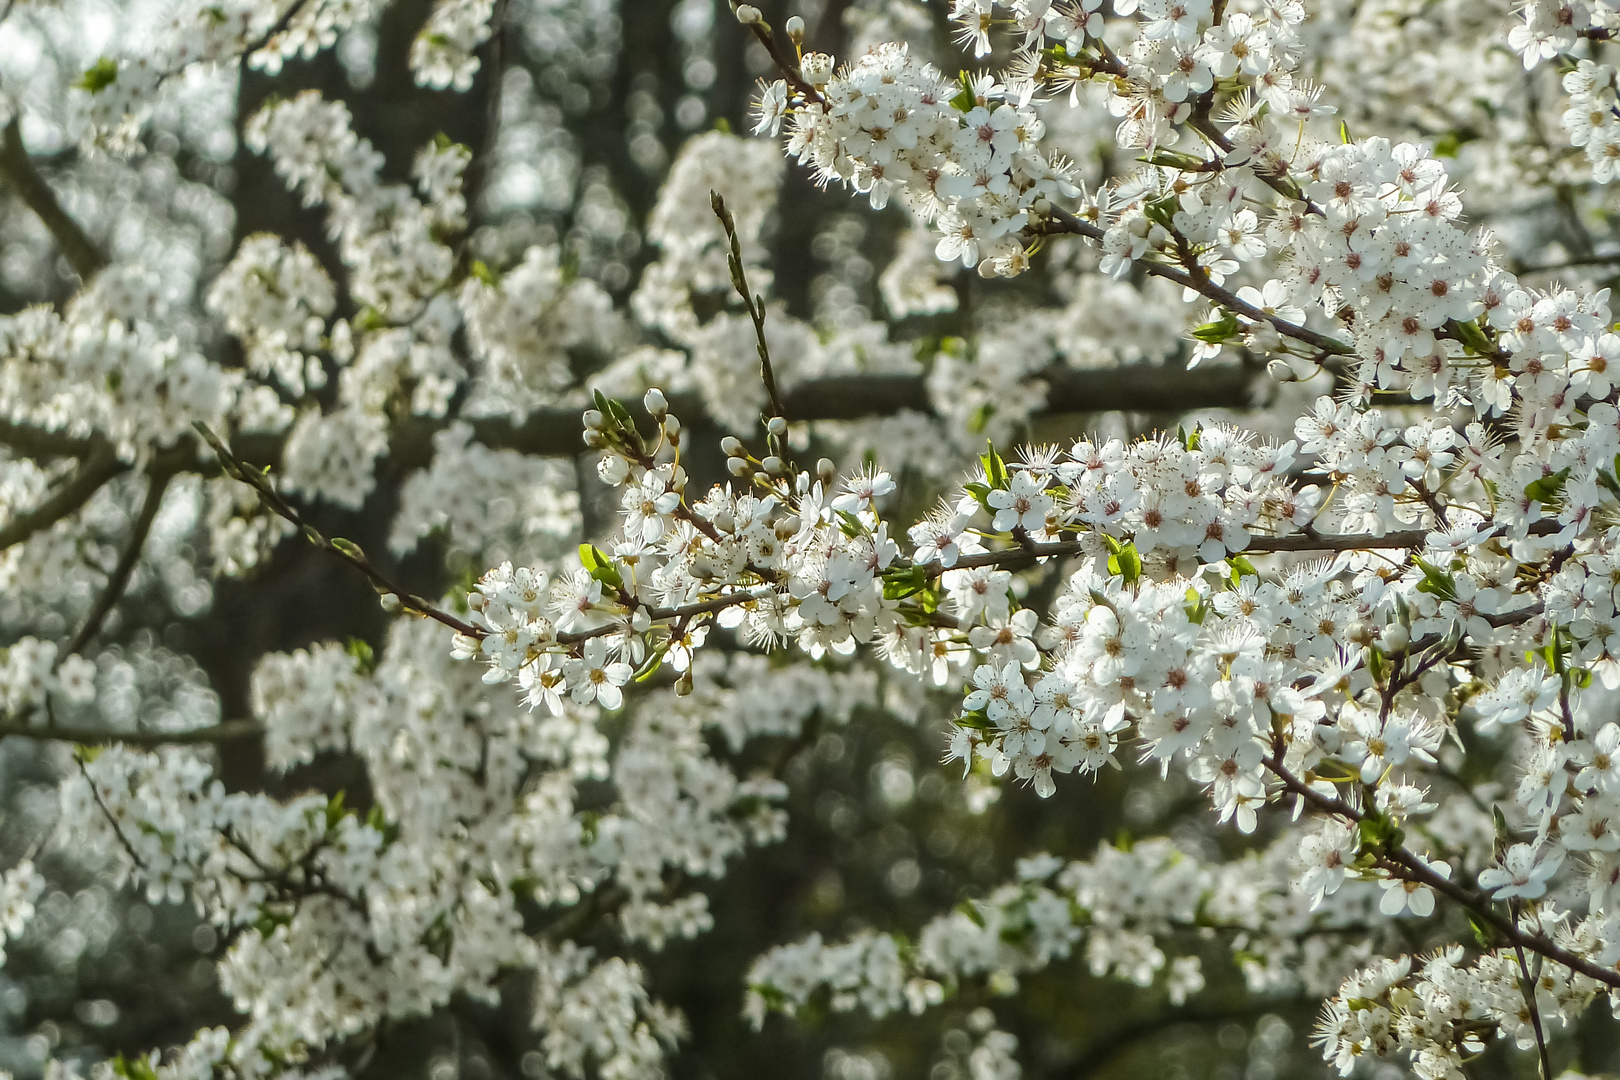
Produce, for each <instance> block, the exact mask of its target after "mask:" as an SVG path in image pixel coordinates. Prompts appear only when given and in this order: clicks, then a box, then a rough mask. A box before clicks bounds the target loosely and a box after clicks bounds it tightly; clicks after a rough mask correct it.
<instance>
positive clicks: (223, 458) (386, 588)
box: [196, 423, 485, 638]
mask: <svg viewBox="0 0 1620 1080" xmlns="http://www.w3.org/2000/svg"><path fill="white" fill-rule="evenodd" d="M196 428H197V431H198V433H199V434H201V435H202V437H203V438H204V439H205V440H206V441H207V442H208V445H209V446H211V447H213V449H214V453H215V454H217V455H218V456H219V461H220V465H221V466H222V467H223V468H224V470H225V472H226V473H227V474H229V475H230V476H231V477H232V478H233V479H235V480H239V481H241V482H242V483H244V484H247V485H248V486H249V487H251V488H252V489H253V490H254V491H256V492H258V494H259V499H260V501H262V502H263V503H264V505H265V506H266V507H268V508H269V509H270V510H271V511H272V512H273V513H275V514H277V515H278V516H280V517H282V518H284V519H285V520H286V521H288V522H290V523H291V524H292V525H293V527H294V528H296V529H298V531H299V532H301V533H303V534H304V538H305V539H307V540H308V541H309V542H310V543H311V544H313V545H315V546H316V547H318V548H320V549H321V550H322V551H326V552H330V553H331V554H333V555H336V556H337V557H338V558H340V559H342V560H343V561H344V562H346V563H348V564H349V565H350V566H352V567H354V568H355V569H356V570H358V571H360V573H362V574H364V575H365V576H366V579H367V580H368V581H370V582H371V584H372V586H373V587H374V588H375V589H376V590H377V591H378V593H380V594H383V595H385V596H392V597H393V598H394V599H395V600H397V601H398V602H399V604H400V607H401V608H402V609H403V610H405V611H409V612H412V613H414V614H417V615H421V616H423V617H424V618H428V619H432V620H434V621H435V622H439V623H442V624H444V625H445V626H448V627H449V628H450V629H452V630H454V631H456V633H458V634H465V635H467V636H468V637H473V638H483V637H484V636H485V632H484V631H483V630H480V629H479V628H478V627H476V626H473V625H471V624H470V623H466V622H463V621H462V620H460V619H458V618H456V617H455V616H454V615H451V614H450V613H449V612H447V611H442V610H440V609H439V608H438V607H435V606H434V605H433V604H432V603H430V602H429V601H428V600H426V599H424V598H423V597H420V596H418V595H416V594H415V593H413V592H411V591H410V590H408V589H406V588H405V587H404V586H402V585H399V584H396V583H395V582H394V581H393V579H391V578H390V577H388V575H386V574H384V573H383V572H382V571H381V570H379V569H377V567H376V566H375V565H374V564H373V563H372V562H371V560H370V559H368V558H366V553H365V552H364V551H362V550H360V546H359V545H358V544H355V543H353V542H352V541H349V540H345V539H343V538H342V537H338V538H335V539H328V538H327V537H326V536H324V535H323V534H322V533H321V532H320V530H318V529H316V528H315V526H313V525H311V524H309V523H308V522H307V521H305V520H304V516H303V515H302V514H300V513H299V512H298V511H297V510H296V509H295V508H294V507H293V505H292V504H291V503H289V502H288V501H287V500H286V499H285V498H283V497H282V495H281V493H280V492H279V491H277V490H276V489H275V487H274V486H272V485H271V483H270V481H269V479H268V478H267V477H266V475H265V474H264V473H262V472H260V471H258V470H257V469H253V468H250V467H248V466H246V465H244V464H243V463H242V462H241V461H239V460H237V458H236V457H235V456H234V455H233V454H232V453H231V452H230V450H229V448H227V447H226V445H225V444H224V443H223V442H221V441H220V438H219V436H218V435H215V434H214V433H213V431H212V430H210V429H209V428H208V426H207V425H205V424H202V423H198V424H197V425H196Z"/></svg>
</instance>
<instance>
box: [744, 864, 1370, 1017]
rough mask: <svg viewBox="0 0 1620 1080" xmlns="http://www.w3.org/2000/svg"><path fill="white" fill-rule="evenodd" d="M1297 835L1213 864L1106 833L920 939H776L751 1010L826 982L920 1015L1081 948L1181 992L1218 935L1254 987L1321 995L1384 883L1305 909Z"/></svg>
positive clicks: (836, 993)
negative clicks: (1080, 856)
mask: <svg viewBox="0 0 1620 1080" xmlns="http://www.w3.org/2000/svg"><path fill="white" fill-rule="evenodd" d="M1297 844H1298V840H1297V839H1295V838H1290V839H1289V840H1286V841H1284V842H1281V843H1279V844H1278V845H1276V846H1274V847H1273V848H1272V849H1270V850H1268V851H1267V852H1265V853H1263V854H1258V855H1251V856H1250V857H1248V858H1244V859H1239V860H1236V861H1234V862H1231V863H1225V864H1219V863H1217V864H1206V863H1202V862H1200V861H1199V860H1197V859H1195V858H1193V857H1191V856H1189V855H1187V854H1186V853H1185V852H1183V851H1180V850H1178V849H1177V848H1176V847H1175V846H1174V845H1173V844H1171V843H1170V842H1169V841H1165V840H1149V841H1142V842H1139V843H1137V844H1135V845H1134V846H1132V847H1129V848H1124V849H1122V848H1115V847H1113V846H1110V845H1107V844H1104V845H1102V846H1101V847H1099V848H1098V850H1097V855H1096V857H1095V858H1093V859H1092V860H1090V861H1087V862H1073V863H1069V864H1068V865H1064V863H1063V862H1062V860H1060V859H1056V858H1053V857H1052V856H1049V855H1039V856H1034V857H1031V858H1028V859H1024V860H1021V861H1020V863H1019V864H1018V876H1017V879H1016V880H1015V881H1012V882H1008V883H1007V884H1004V885H1002V886H1000V887H998V888H996V889H995V890H993V891H992V892H991V893H990V894H989V895H988V896H986V897H985V898H983V899H981V900H973V901H970V902H968V903H966V904H963V905H961V906H959V907H958V908H957V909H956V910H955V911H953V912H951V913H950V914H948V915H943V916H940V917H938V918H936V919H934V920H932V921H931V922H929V923H928V924H927V925H925V926H924V927H923V928H922V930H921V931H920V933H919V934H918V937H917V940H916V943H915V945H914V946H912V947H908V948H904V949H903V948H902V946H901V943H900V942H899V941H897V940H896V938H894V937H893V936H891V935H889V934H874V933H865V934H861V935H857V936H855V937H853V938H851V939H849V940H848V941H845V942H841V943H838V944H827V943H824V942H823V941H822V940H821V938H820V936H819V935H811V936H810V937H809V938H807V939H806V940H804V941H802V942H799V943H797V944H793V945H784V946H779V947H777V948H775V949H772V950H771V951H770V952H768V953H766V954H765V955H763V956H761V957H759V958H758V959H757V960H756V961H755V962H754V964H753V966H752V967H751V968H750V970H749V973H748V983H749V991H748V1002H747V1005H746V1006H745V1010H744V1011H745V1013H746V1015H747V1016H748V1017H749V1019H750V1020H751V1021H752V1022H753V1023H754V1024H755V1026H756V1027H757V1026H759V1025H760V1024H761V1023H763V1021H764V1019H765V1016H766V1015H767V1013H769V1012H771V1011H780V1012H784V1013H787V1014H789V1015H791V1014H793V1013H794V1012H796V1011H797V1010H798V1009H800V1008H802V1007H803V1006H804V1005H806V1004H807V1003H808V1002H810V1001H811V1000H812V998H816V997H817V995H819V994H822V993H825V994H826V995H828V996H827V997H826V999H825V1000H826V1002H827V1004H828V1005H830V1007H831V1008H832V1009H833V1010H835V1011H839V1012H845V1011H849V1010H852V1009H860V1010H862V1011H864V1012H867V1013H869V1014H870V1015H872V1016H876V1017H882V1016H885V1015H887V1014H889V1013H892V1012H895V1011H897V1010H899V1009H902V1008H905V1009H909V1010H910V1011H912V1012H921V1011H923V1010H924V1009H927V1008H929V1007H930V1006H933V1005H937V1004H938V1003H940V1002H941V1001H944V1000H947V999H948V998H950V997H954V996H955V994H956V993H957V991H958V989H959V988H960V985H961V983H962V982H963V981H964V980H967V979H974V978H982V979H983V980H984V981H985V984H986V985H987V986H988V987H989V988H990V989H991V991H992V992H994V993H997V994H1000V995H1008V994H1013V993H1016V992H1017V990H1018V979H1019V976H1021V975H1025V974H1028V973H1031V972H1035V971H1039V970H1041V969H1042V968H1045V967H1047V966H1048V965H1050V964H1052V963H1054V962H1056V961H1059V960H1064V959H1067V958H1068V957H1069V956H1071V955H1073V954H1074V953H1075V952H1077V951H1079V952H1080V953H1081V954H1082V955H1083V956H1084V957H1085V959H1086V963H1087V966H1088V967H1089V968H1090V970H1091V972H1092V974H1094V975H1096V976H1099V977H1104V976H1110V977H1113V978H1117V979H1121V980H1123V981H1126V982H1130V983H1133V984H1135V985H1137V986H1144V987H1145V986H1151V985H1153V984H1154V983H1155V982H1158V983H1160V984H1162V985H1163V987H1164V989H1165V990H1166V992H1167V993H1168V995H1169V996H1170V998H1171V999H1172V1000H1174V1001H1178V1002H1179V1001H1184V1000H1185V999H1186V998H1187V997H1188V996H1190V995H1192V994H1196V993H1197V992H1198V991H1199V990H1201V989H1202V988H1203V986H1204V976H1203V971H1202V962H1201V961H1200V959H1199V957H1198V955H1197V953H1196V951H1194V950H1195V943H1196V942H1197V941H1199V940H1201V939H1202V938H1203V937H1204V936H1205V935H1209V934H1212V933H1219V934H1220V935H1222V937H1223V940H1224V941H1225V943H1226V944H1227V945H1228V946H1229V947H1230V948H1231V949H1232V951H1233V952H1234V953H1237V954H1241V956H1242V957H1243V968H1244V974H1245V978H1246V980H1247V982H1248V984H1249V987H1250V989H1251V991H1253V992H1255V993H1264V994H1277V993H1279V992H1281V991H1288V990H1291V991H1295V992H1298V991H1299V990H1301V989H1305V990H1308V991H1310V992H1317V993H1320V992H1323V991H1326V990H1327V989H1329V988H1331V987H1334V986H1336V985H1337V983H1338V981H1339V979H1341V978H1342V977H1343V976H1344V974H1345V973H1346V972H1347V971H1348V970H1349V969H1351V968H1353V967H1354V966H1355V965H1356V964H1357V963H1358V962H1359V961H1360V959H1361V958H1362V957H1363V956H1364V955H1365V952H1366V948H1367V945H1366V943H1365V942H1359V943H1358V942H1354V941H1351V940H1347V939H1346V937H1345V935H1344V933H1343V931H1344V929H1345V928H1346V927H1352V926H1357V925H1359V924H1360V923H1361V922H1362V921H1363V920H1364V919H1366V918H1367V917H1368V915H1369V913H1370V911H1369V909H1370V908H1371V907H1372V903H1371V901H1372V898H1373V895H1374V890H1372V889H1371V888H1370V887H1365V886H1363V887H1360V888H1359V889H1357V888H1352V889H1347V890H1345V891H1344V892H1341V893H1340V894H1339V895H1338V896H1337V897H1335V900H1334V902H1333V903H1332V904H1331V905H1328V906H1327V907H1324V908H1322V909H1319V910H1315V911H1312V910H1308V909H1307V907H1306V906H1305V905H1303V904H1301V903H1300V902H1299V898H1298V897H1297V896H1296V895H1295V894H1294V893H1293V891H1292V889H1291V888H1290V883H1289V872H1290V866H1291V864H1292V862H1293V861H1294V858H1295V853H1294V852H1293V850H1292V848H1294V847H1295V846H1297ZM1166 950H1174V951H1173V952H1170V953H1167V951H1166ZM1177 953H1179V955H1176V954H1177Z"/></svg>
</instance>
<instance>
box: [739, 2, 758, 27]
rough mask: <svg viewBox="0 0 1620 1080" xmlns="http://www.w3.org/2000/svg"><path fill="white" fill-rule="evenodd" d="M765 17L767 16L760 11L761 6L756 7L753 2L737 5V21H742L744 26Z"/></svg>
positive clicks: (751, 24)
mask: <svg viewBox="0 0 1620 1080" xmlns="http://www.w3.org/2000/svg"><path fill="white" fill-rule="evenodd" d="M764 18H765V16H764V15H762V14H761V13H760V10H759V8H757V7H755V6H754V5H753V4H738V5H737V21H738V22H740V23H742V24H743V25H744V26H753V25H754V24H755V23H757V22H760V21H762V20H763V19H764Z"/></svg>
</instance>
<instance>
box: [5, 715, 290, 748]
mask: <svg viewBox="0 0 1620 1080" xmlns="http://www.w3.org/2000/svg"><path fill="white" fill-rule="evenodd" d="M262 734H264V725H263V724H261V723H259V722H258V721H256V720H227V721H226V722H224V723H222V724H213V725H211V726H209V727H201V728H190V729H188V730H185V731H153V730H148V729H143V730H139V731H113V730H110V729H108V728H94V727H77V726H74V725H71V724H69V725H63V724H46V725H43V726H35V725H32V724H25V723H20V722H17V721H7V722H0V739H4V738H8V737H10V736H13V735H15V736H18V737H20V738H24V739H48V740H53V741H56V742H72V743H82V744H84V745H87V746H99V745H106V744H109V743H128V744H130V745H131V746H194V745H197V744H199V743H221V742H235V741H237V740H239V739H252V738H256V737H257V736H259V735H262Z"/></svg>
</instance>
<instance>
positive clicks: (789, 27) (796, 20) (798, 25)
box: [782, 15, 804, 45]
mask: <svg viewBox="0 0 1620 1080" xmlns="http://www.w3.org/2000/svg"><path fill="white" fill-rule="evenodd" d="M782 29H784V30H786V31H787V36H788V40H790V41H792V42H793V44H795V45H803V44H804V17H803V16H802V15H791V16H789V17H788V21H787V22H786V23H784V24H783V26H782Z"/></svg>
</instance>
